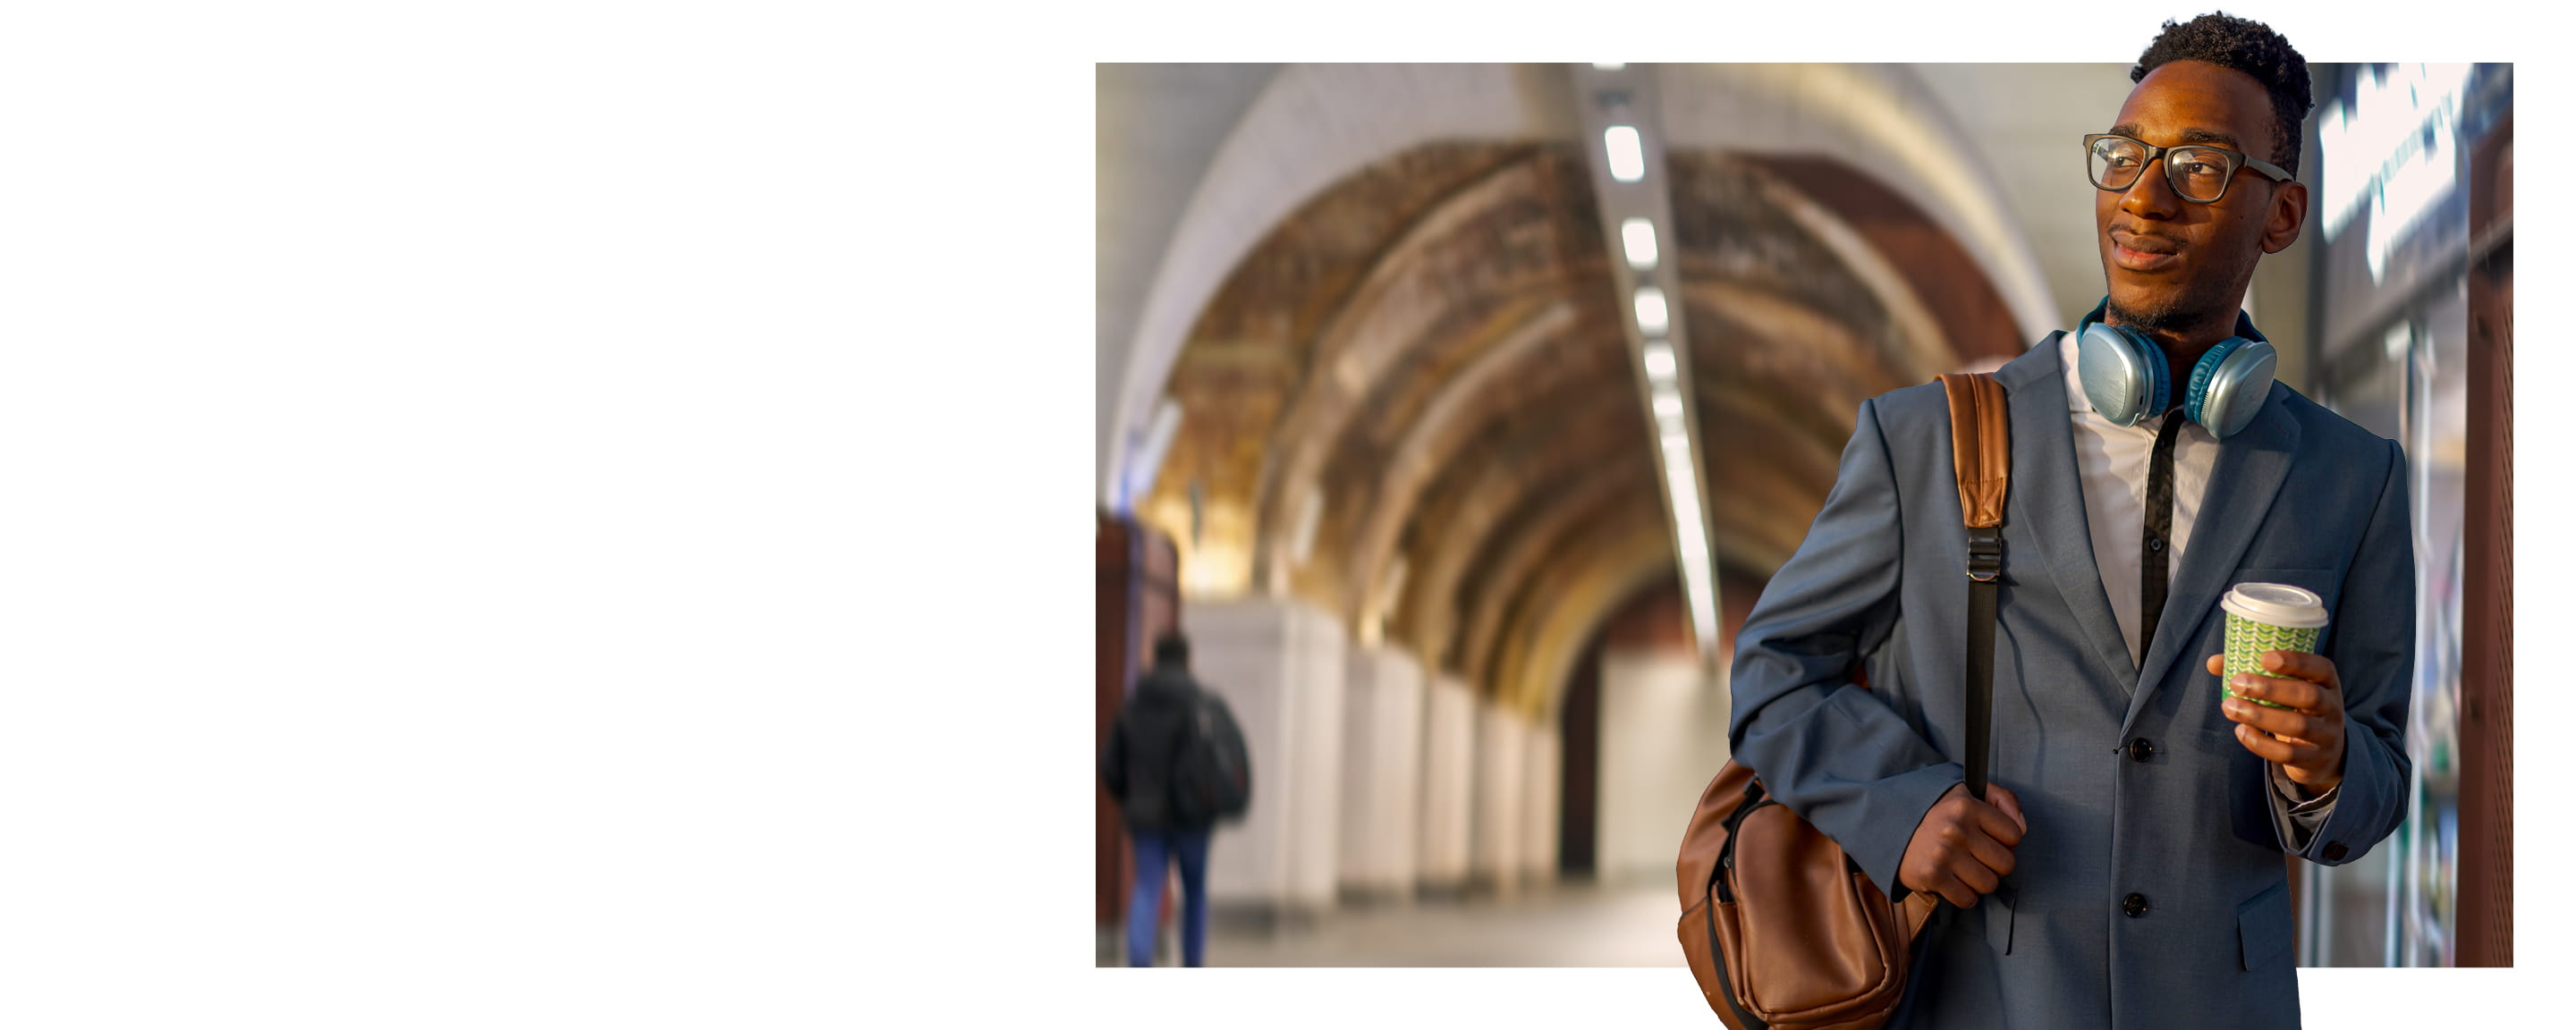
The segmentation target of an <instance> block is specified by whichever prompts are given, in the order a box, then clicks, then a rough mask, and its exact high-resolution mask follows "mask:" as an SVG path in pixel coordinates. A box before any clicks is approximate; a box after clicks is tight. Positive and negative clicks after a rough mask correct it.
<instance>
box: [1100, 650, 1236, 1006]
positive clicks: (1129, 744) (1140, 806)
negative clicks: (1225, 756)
mask: <svg viewBox="0 0 2576 1030" xmlns="http://www.w3.org/2000/svg"><path fill="white" fill-rule="evenodd" d="M1189 661H1190V645H1189V642H1188V641H1187V640H1186V639H1184V638H1182V636H1181V635H1180V634H1178V633H1166V634H1163V635H1162V636H1161V637H1159V638H1157V639H1156V640H1155V641H1154V667H1153V668H1152V669H1151V670H1148V671H1147V672H1146V673H1145V675H1144V676H1142V677H1141V678H1139V679H1138V680H1137V682H1136V690H1135V692H1134V693H1132V694H1130V695H1129V696H1128V698H1127V703H1126V704H1125V705H1124V706H1123V707H1121V708H1119V710H1118V719H1117V721H1116V722H1115V723H1113V724H1111V726H1110V728H1109V740H1108V741H1107V743H1105V744H1104V745H1102V747H1101V750H1100V779H1101V783H1102V784H1103V785H1104V786H1106V787H1107V788H1108V790H1109V796H1110V797H1111V798H1112V799H1114V800H1116V801H1117V802H1118V810H1119V812H1120V814H1121V817H1122V818H1123V820H1124V821H1125V822H1126V824H1127V835H1128V839H1129V841H1130V843H1131V844H1132V845H1133V847H1134V854H1135V859H1136V875H1135V879H1134V880H1133V881H1132V882H1131V883H1130V885H1129V889H1128V900H1127V964H1128V965H1131V966H1149V965H1152V964H1153V957H1154V930H1155V928H1156V926H1157V923H1158V921H1159V919H1160V916H1161V914H1162V900H1163V871H1164V870H1165V869H1166V868H1168V867H1170V866H1172V865H1175V864H1177V865H1179V866H1180V870H1181V956H1182V964H1183V965H1187V966H1200V965H1204V964H1206V953H1207V859H1208V839H1209V838H1210V837H1211V836H1213V835H1214V830H1215V824H1214V822H1213V817H1203V818H1202V819H1200V820H1185V819H1183V818H1181V817H1180V815H1179V813H1177V812H1175V811H1174V805H1173V801H1172V770H1173V768H1174V765H1175V762H1176V760H1177V759H1178V758H1179V757H1180V753H1181V749H1182V747H1183V746H1184V745H1185V743H1186V742H1187V740H1188V736H1189V733H1188V731H1189V727H1190V725H1191V723H1192V721H1193V717H1194V712H1195V709H1196V708H1197V706H1198V705H1197V702H1198V699H1199V695H1200V693H1201V691H1203V690H1205V689H1206V688H1204V687H1202V686H1200V685H1199V683H1198V681H1197V680H1196V679H1195V678H1193V677H1192V676H1191V675H1190V669H1189Z"/></svg>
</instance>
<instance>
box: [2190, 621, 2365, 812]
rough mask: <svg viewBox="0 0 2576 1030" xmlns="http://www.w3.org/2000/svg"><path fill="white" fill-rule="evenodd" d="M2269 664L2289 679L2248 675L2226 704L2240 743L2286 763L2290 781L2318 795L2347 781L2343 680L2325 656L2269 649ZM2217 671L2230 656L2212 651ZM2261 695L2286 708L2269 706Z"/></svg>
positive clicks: (2282, 764)
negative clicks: (2344, 747)
mask: <svg viewBox="0 0 2576 1030" xmlns="http://www.w3.org/2000/svg"><path fill="white" fill-rule="evenodd" d="M2262 663H2263V668H2264V669H2266V670H2268V671H2271V672H2274V673H2278V674H2279V675H2281V676H2284V677H2287V678H2286V679H2275V678H2273V677H2271V676H2264V675H2261V674H2258V673H2250V672H2249V673H2244V674H2241V675H2239V676H2237V677H2236V679H2235V680H2234V681H2233V682H2232V683H2231V684H2230V685H2231V686H2233V687H2234V688H2235V690H2236V695H2237V696H2235V697H2232V698H2228V699H2226V700H2225V701H2224V702H2223V704H2222V707H2221V710H2222V711H2224V712H2225V713H2226V715H2227V717H2228V718H2230V719H2234V720H2236V722H2237V724H2238V725H2237V727H2236V742H2237V743H2239V744H2243V745H2245V750H2247V751H2251V752H2254V753H2255V754H2256V755H2258V756H2260V757H2261V758H2262V759H2263V760H2264V761H2267V762H2270V763H2272V764H2274V765H2278V766H2280V767H2281V771H2282V772H2284V773H2287V774H2288V775H2289V777H2290V782H2292V783H2295V784H2298V785H2299V788H2300V789H2301V790H2304V791H2306V792H2307V793H2308V796H2309V797H2315V796H2317V795H2320V794H2323V793H2325V792H2327V791H2329V790H2333V789H2334V787H2335V784H2338V783H2341V782H2343V679H2342V677H2340V676H2337V675H2336V674H2335V667H2334V663H2333V662H2331V661H2328V660H2327V659H2326V658H2325V657H2324V656H2323V655H2313V654H2306V653H2303V652H2299V651H2265V652H2263V657H2262ZM2208 667H2209V671H2210V674H2211V675H2224V672H2223V670H2224V669H2225V667H2226V656H2224V655H2211V656H2209V663H2208ZM2246 698H2259V699H2261V700H2265V701H2270V702H2272V703H2273V704H2276V705H2284V706H2287V707H2283V708H2269V707H2265V706H2263V705H2258V704H2255V703H2254V702H2253V701H2249V700H2245V699H2246Z"/></svg>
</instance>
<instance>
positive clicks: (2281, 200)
mask: <svg viewBox="0 0 2576 1030" xmlns="http://www.w3.org/2000/svg"><path fill="white" fill-rule="evenodd" d="M2306 224H2308V184H2307V183H2304V182H2299V181H2297V180H2292V181H2290V182H2285V183H2282V184H2280V186H2279V187H2277V188H2275V189H2274V190H2273V191H2272V206H2271V208H2270V209H2269V210H2267V211H2266V212H2265V214H2264V217H2263V253H2266V254H2278V253H2280V252H2282V251H2284V250H2287V249H2289V246H2290V244H2293V243H2297V242H2298V241H2299V227H2300V226H2303V225H2306Z"/></svg>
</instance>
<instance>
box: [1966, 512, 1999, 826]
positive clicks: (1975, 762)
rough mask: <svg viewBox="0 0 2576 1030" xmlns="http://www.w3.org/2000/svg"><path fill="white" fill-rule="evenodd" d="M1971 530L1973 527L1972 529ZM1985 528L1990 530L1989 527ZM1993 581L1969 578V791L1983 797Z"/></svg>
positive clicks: (1991, 684) (1990, 714)
mask: <svg viewBox="0 0 2576 1030" xmlns="http://www.w3.org/2000/svg"><path fill="white" fill-rule="evenodd" d="M1972 532H1973V531H1972ZM1988 532H1991V530H1989V531H1988ZM1994 705H1995V581H1994V580H1991V579H1983V580H1970V581H1968V793H1971V794H1974V795H1976V796H1977V799H1978V800H1980V801H1983V800H1985V797H1986V752H1987V750H1988V748H1989V744H1988V737H1989V735H1990V734H1991V733H1992V732H1993V730H1994Z"/></svg>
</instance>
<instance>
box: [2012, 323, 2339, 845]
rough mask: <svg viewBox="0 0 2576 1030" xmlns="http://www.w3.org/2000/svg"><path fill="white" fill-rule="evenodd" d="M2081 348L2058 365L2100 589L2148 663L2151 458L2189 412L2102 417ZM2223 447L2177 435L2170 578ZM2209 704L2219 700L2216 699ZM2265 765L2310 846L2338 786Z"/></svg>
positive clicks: (2189, 428)
mask: <svg viewBox="0 0 2576 1030" xmlns="http://www.w3.org/2000/svg"><path fill="white" fill-rule="evenodd" d="M2076 354H2077V346H2076V334H2074V333H2067V334H2066V335H2065V336H2063V337H2060V338H2059V339H2058V342H2057V356H2058V363H2059V364H2060V365H2062V366H2063V372H2064V375H2065V377H2066V413H2067V418H2068V421H2069V423H2070V425H2071V430H2072V433H2073V436H2074V440H2075V471H2076V475H2077V478H2079V479H2081V480H2082V481H2083V483H2084V521H2085V523H2086V525H2087V528H2088V529H2090V530H2091V531H2092V536H2093V564H2094V565H2095V566H2096V567H2097V568H2098V569H2099V570H2100V572H2101V575H2102V591H2103V593H2104V594H2105V595H2107V596H2108V597H2109V598H2110V601H2111V616H2112V618H2115V619H2117V620H2119V623H2120V639H2121V640H2122V641H2123V642H2125V643H2127V644H2128V647H2129V662H2130V664H2132V665H2143V664H2145V662H2146V655H2145V654H2144V653H2143V652H2142V651H2141V650H2140V648H2139V647H2138V638H2139V637H2140V636H2141V635H2143V631H2142V630H2141V629H2140V627H2139V625H2138V623H2139V620H2140V619H2141V617H2142V615H2143V613H2141V612H2140V611H2139V606H2140V604H2141V600H2140V598H2139V597H2138V591H2139V588H2140V583H2139V574H2138V560H2139V555H2138V545H2139V541H2140V540H2141V539H2142V538H2143V537H2144V536H2145V535H2146V527H2147V464H2148V462H2149V461H2150V460H2152V459H2153V458H2154V456H2155V449H2156V433H2157V432H2158V431H2159V430H2161V429H2163V428H2164V420H2165V419H2168V418H2182V417H2183V415H2182V412H2180V411H2179V410H2177V411H2174V412H2171V413H2169V414H2164V415H2153V416H2149V417H2147V418H2143V419H2140V420H2138V424H2137V425H2134V426H2121V425H2119V424H2117V423H2114V422H2112V421H2111V420H2110V419H2107V418H2103V417H2102V415H2101V414H2100V413H2099V412H2096V411H2094V410H2093V402H2092V401H2090V400H2087V399H2086V398H2085V396H2084V380H2083V378H2082V377H2081V376H2079V375H2077V373H2076ZM2179 399H2180V398H2178V397H2177V398H2175V400H2179ZM2218 447H2219V443H2218V437H2216V436H2214V435H2212V434H2211V433H2210V431H2209V430H2207V429H2204V428H2202V427H2201V425H2200V424H2199V423H2197V422H2190V421H2186V422H2184V423H2183V426H2182V428H2181V429H2179V430H2176V431H2175V433H2174V449H2173V475H2174V478H2173V506H2174V510H2173V535H2172V538H2171V539H2170V540H2168V541H2166V543H2165V561H2166V563H2167V564H2166V568H2167V569H2168V570H2169V574H2168V576H2167V578H2166V582H2168V583H2170V582H2174V581H2176V580H2179V579H2181V578H2182V577H2181V575H2180V574H2181V572H2182V563H2183V552H2184V551H2185V550H2186V549H2187V548H2189V547H2190V546H2191V530H2192V526H2193V525H2194V524H2195V523H2197V522H2198V521H2199V517H2200V502H2201V498H2202V496H2203V495H2205V494H2206V493H2208V491H2209V471H2210V468H2211V466H2213V465H2216V464H2217V463H2218ZM2205 657H2206V656H2202V655H2185V656H2183V660H2184V661H2189V662H2191V663H2192V664H2194V665H2198V664H2200V661H2199V659H2202V658H2205ZM2214 685H2215V684H2213V686H2214ZM2211 703H2213V704H2215V703H2216V701H2215V699H2213V700H2212V702H2211ZM2266 764H2267V765H2270V767H2271V770H2272V790H2273V793H2274V794H2275V795H2276V796H2277V797H2278V798H2279V799H2280V800H2281V802H2282V804H2279V805H2274V806H2273V812H2274V814H2275V815H2281V814H2283V813H2282V809H2283V808H2285V807H2286V808H2288V812H2287V813H2286V814H2287V815H2288V817H2289V818H2287V819H2284V820H2283V821H2282V826H2283V830H2282V834H2283V837H2284V839H2286V840H2289V841H2290V842H2291V844H2292V846H2293V847H2304V846H2306V843H2307V838H2308V835H2309V834H2311V833H2314V832H2315V831H2316V828H2317V826H2318V825H2319V824H2321V823H2323V822H2324V821H2325V817H2326V813H2327V812H2329V811H2331V810H2332V809H2333V808H2334V799H2335V793H2336V792H2335V791H2333V790H2329V791H2327V792H2325V793H2324V794H2323V795H2320V796H2318V797H2317V798H2316V799H2315V800H2312V801H2308V802H2304V803H2301V802H2299V800H2298V797H2299V795H2298V788H2297V786H2296V785H2295V784H2293V783H2291V782H2290V779H2289V777H2288V776H2287V775H2285V774H2284V773H2282V771H2281V767H2280V766H2279V765H2277V764H2272V763H2266Z"/></svg>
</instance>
